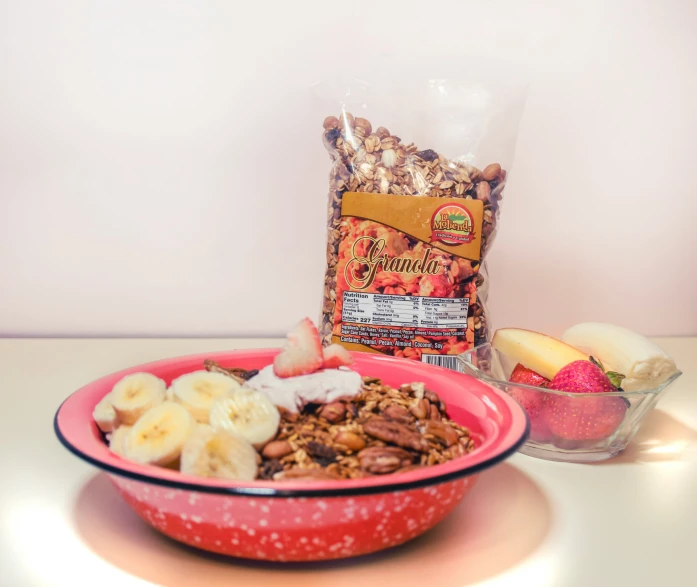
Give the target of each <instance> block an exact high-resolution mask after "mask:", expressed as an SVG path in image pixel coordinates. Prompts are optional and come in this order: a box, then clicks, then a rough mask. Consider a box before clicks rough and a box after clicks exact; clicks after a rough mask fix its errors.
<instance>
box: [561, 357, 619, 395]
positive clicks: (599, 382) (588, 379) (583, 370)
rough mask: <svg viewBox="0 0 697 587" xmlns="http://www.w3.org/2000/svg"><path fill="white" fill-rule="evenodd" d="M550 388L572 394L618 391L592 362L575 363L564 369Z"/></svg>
mask: <svg viewBox="0 0 697 587" xmlns="http://www.w3.org/2000/svg"><path fill="white" fill-rule="evenodd" d="M548 387H549V389H558V390H559V391H569V392H571V393H604V392H606V391H617V388H616V387H615V386H614V385H613V384H612V381H610V379H609V378H608V376H607V375H605V373H604V372H603V370H602V369H601V368H600V367H598V366H597V365H596V364H594V363H591V362H590V361H574V362H573V363H569V364H568V365H566V366H565V367H562V368H561V369H559V371H558V372H557V374H556V375H555V376H554V379H552V381H551V382H550V384H549V386H548Z"/></svg>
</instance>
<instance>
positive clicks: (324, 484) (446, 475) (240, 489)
mask: <svg viewBox="0 0 697 587" xmlns="http://www.w3.org/2000/svg"><path fill="white" fill-rule="evenodd" d="M277 351H278V349H273V348H264V349H239V350H234V351H218V352H211V353H197V354H191V355H182V356H177V357H172V358H168V359H161V360H158V361H152V362H148V363H143V364H140V365H137V366H133V367H130V368H127V369H122V370H119V371H116V372H113V373H111V374H108V375H105V376H102V377H100V378H98V379H96V380H94V381H92V382H91V383H88V384H87V385H84V386H82V387H80V388H79V389H77V390H75V391H74V392H73V393H71V394H70V395H69V396H68V397H67V398H66V399H65V400H63V402H61V404H60V406H59V407H58V409H57V410H56V413H55V416H54V418H53V429H54V432H55V434H56V437H57V438H58V440H59V441H60V443H61V444H62V445H63V446H64V447H65V448H66V449H67V450H68V451H70V452H71V453H72V454H74V455H75V456H77V457H78V458H80V459H82V460H84V461H86V462H87V463H89V464H91V465H93V466H95V467H97V468H98V469H101V470H103V471H105V472H107V473H109V474H113V475H117V476H119V477H124V478H126V479H130V480H132V481H140V482H144V483H149V484H153V485H158V486H162V487H167V488H171V489H178V490H185V491H194V492H200V493H208V494H218V495H228V496H236V495H237V496H247V497H285V498H288V497H297V498H304V497H324V498H331V497H346V496H357V495H370V494H381V493H391V492H395V491H405V490H410V489H418V488H421V487H427V486H432V485H438V484H441V483H445V482H448V481H453V480H455V479H458V478H461V477H466V476H469V475H474V474H476V473H479V472H481V471H483V470H485V469H488V468H490V467H493V466H494V465H497V464H498V463H500V462H502V461H504V460H506V459H507V458H509V457H510V456H511V455H513V454H514V453H516V452H517V451H518V450H519V449H520V448H521V447H522V446H523V445H524V444H525V442H526V441H527V439H528V436H529V434H530V421H529V419H528V417H527V414H526V413H525V411H524V410H523V409H522V408H521V407H520V406H519V405H518V403H517V402H515V400H513V399H512V398H511V397H509V396H508V394H506V393H504V392H503V391H501V390H499V389H497V388H496V387H494V386H492V385H489V384H487V383H485V382H483V381H481V380H479V379H477V378H476V377H474V376H472V375H468V374H465V373H459V372H456V371H452V370H450V369H445V368H443V367H438V366H435V365H430V364H427V363H420V362H418V361H413V360H409V359H403V358H399V357H391V356H386V355H379V354H373V353H361V352H352V353H351V354H352V355H354V356H363V357H368V358H367V359H364V360H368V361H372V360H380V361H389V362H397V363H398V366H397V368H399V364H401V365H402V366H403V367H405V368H406V367H407V366H410V367H411V368H412V369H414V368H416V369H423V370H425V371H426V372H430V373H437V374H439V375H440V376H445V377H446V378H447V379H451V380H454V381H455V382H458V381H460V382H462V383H465V382H467V381H469V382H470V386H471V384H472V383H473V382H474V383H476V384H477V385H480V386H483V387H484V388H486V390H487V391H488V392H489V393H490V394H493V395H495V396H496V397H497V398H499V400H501V402H503V404H505V405H506V406H507V407H508V409H509V411H510V415H511V418H512V425H511V426H510V427H509V428H508V429H507V430H506V429H503V427H499V428H498V433H497V435H496V437H495V439H496V440H497V441H498V442H499V444H503V445H504V448H501V447H500V446H498V445H496V446H494V447H491V446H489V447H486V446H485V447H483V448H489V449H492V448H493V449H494V450H493V454H492V455H491V456H488V457H487V458H484V459H480V460H479V461H475V462H474V463H473V464H467V462H466V461H468V460H472V456H473V455H475V454H476V451H475V452H473V453H470V454H468V455H464V456H462V457H458V458H456V459H453V460H451V461H448V462H447V463H443V464H440V465H433V466H431V467H425V468H423V469H418V470H415V471H410V472H407V473H402V474H399V475H385V476H383V477H380V478H379V481H380V482H379V483H372V484H367V485H366V484H362V483H361V482H365V481H366V480H365V479H361V480H353V479H348V480H336V481H309V482H308V481H305V482H302V481H295V482H286V483H279V482H274V481H252V482H230V481H225V480H222V479H211V478H203V477H202V478H199V479H198V480H197V478H196V477H193V476H189V475H183V474H182V473H179V471H174V470H169V469H166V468H158V467H154V466H147V465H139V464H137V463H132V462H130V461H125V460H123V459H121V458H120V457H117V456H116V455H114V454H113V453H109V455H110V458H109V459H100V458H96V457H94V456H92V455H90V454H87V453H86V452H85V451H84V450H82V449H80V448H79V447H77V446H75V444H73V443H72V442H71V441H70V440H69V439H68V438H67V437H66V435H65V434H64V432H63V430H61V425H60V421H59V420H60V416H61V413H62V411H63V410H64V408H65V406H66V405H67V404H68V403H69V402H71V401H72V400H73V399H74V397H75V396H76V394H78V393H80V392H81V391H82V390H85V389H87V388H91V387H92V386H97V385H100V383H101V382H103V381H104V380H106V379H109V378H114V377H117V376H121V377H123V376H125V375H127V374H128V373H129V372H136V371H147V370H148V369H153V368H157V367H160V366H164V365H166V364H168V363H177V362H183V361H191V360H197V359H200V361H201V363H203V359H204V358H209V359H213V360H215V359H216V358H220V359H223V358H225V359H227V360H230V358H231V357H232V358H234V357H235V356H241V357H250V356H251V357H253V356H259V355H265V354H270V353H273V352H277ZM433 370H436V371H435V372H434V371H433ZM468 391H469V392H471V393H472V390H471V389H470V390H468ZM475 395H476V394H475ZM477 397H480V396H477ZM484 397H486V396H484ZM487 399H488V400H489V401H491V399H489V398H487ZM482 401H484V400H482ZM521 424H524V425H523V426H521ZM516 428H518V429H519V430H520V432H514V430H515V429H516ZM119 460H123V462H124V466H119V465H118V464H117V463H118V461H119ZM110 461H112V462H110ZM463 461H465V462H463ZM458 462H460V466H458V467H454V465H453V464H456V463H458ZM129 469H130V470H129ZM134 469H144V470H146V471H153V472H152V473H150V472H144V471H140V470H134ZM443 469H445V470H443ZM168 473H172V474H174V475H176V476H177V477H179V476H181V477H183V479H181V480H180V479H176V478H168V477H170V475H168ZM390 478H393V479H394V480H393V481H392V480H390ZM371 479H372V480H374V479H377V478H371Z"/></svg>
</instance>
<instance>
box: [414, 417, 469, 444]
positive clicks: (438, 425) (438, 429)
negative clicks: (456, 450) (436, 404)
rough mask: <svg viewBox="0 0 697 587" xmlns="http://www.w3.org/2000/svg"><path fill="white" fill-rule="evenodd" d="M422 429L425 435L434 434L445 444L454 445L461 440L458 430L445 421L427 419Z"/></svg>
mask: <svg viewBox="0 0 697 587" xmlns="http://www.w3.org/2000/svg"><path fill="white" fill-rule="evenodd" d="M421 429H422V431H423V433H424V434H425V435H431V436H433V437H434V438H435V439H436V440H438V441H439V442H440V443H441V444H444V445H445V446H452V445H453V444H457V443H458V441H459V440H460V436H459V435H458V433H457V431H456V430H455V429H454V428H452V427H451V426H449V425H448V424H446V423H445V422H440V421H437V420H426V422H424V423H423V424H422V428H421Z"/></svg>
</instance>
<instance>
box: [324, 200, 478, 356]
mask: <svg viewBox="0 0 697 587" xmlns="http://www.w3.org/2000/svg"><path fill="white" fill-rule="evenodd" d="M341 216H342V218H341V226H340V234H341V241H340V244H339V254H338V257H339V258H338V263H337V286H336V308H335V315H334V331H333V337H332V338H333V341H334V342H338V343H341V344H342V345H343V346H345V347H347V348H351V349H354V350H362V351H369V352H382V353H386V354H391V355H395V356H405V357H409V358H415V359H419V358H422V355H425V354H459V353H462V352H464V351H465V350H467V349H468V348H470V347H471V346H472V343H473V341H474V330H473V328H474V327H473V319H472V318H469V319H468V311H469V308H470V305H471V304H473V303H474V302H475V300H476V284H475V278H476V276H477V273H478V271H479V259H480V254H481V228H482V216H483V204H482V202H481V201H479V200H463V199H462V198H430V197H414V196H397V195H391V194H369V193H357V192H349V193H346V194H344V196H343V200H342V209H341Z"/></svg>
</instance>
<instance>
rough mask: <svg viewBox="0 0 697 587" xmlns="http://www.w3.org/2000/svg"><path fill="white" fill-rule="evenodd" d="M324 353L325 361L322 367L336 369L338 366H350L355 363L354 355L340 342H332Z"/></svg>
mask: <svg viewBox="0 0 697 587" xmlns="http://www.w3.org/2000/svg"><path fill="white" fill-rule="evenodd" d="M322 353H323V355H324V363H323V364H322V367H324V368H325V369H336V368H338V367H348V366H349V365H353V357H352V356H351V353H349V352H348V351H347V350H346V349H345V348H344V347H342V346H341V345H340V344H330V345H329V346H328V347H326V348H325V349H324V351H322Z"/></svg>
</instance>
